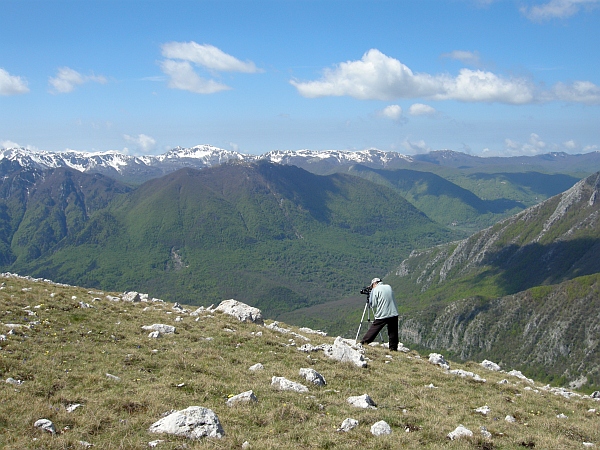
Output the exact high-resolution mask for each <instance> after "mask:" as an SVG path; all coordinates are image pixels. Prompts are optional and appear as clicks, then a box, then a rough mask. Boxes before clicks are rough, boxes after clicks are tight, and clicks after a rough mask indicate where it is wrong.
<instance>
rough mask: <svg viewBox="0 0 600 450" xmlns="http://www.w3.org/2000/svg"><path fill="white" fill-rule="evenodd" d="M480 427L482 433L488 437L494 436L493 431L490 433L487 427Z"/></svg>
mask: <svg viewBox="0 0 600 450" xmlns="http://www.w3.org/2000/svg"><path fill="white" fill-rule="evenodd" d="M479 429H480V430H481V435H482V436H483V437H484V438H486V439H491V438H492V433H490V432H489V431H488V430H487V428H486V427H484V426H481V427H479Z"/></svg>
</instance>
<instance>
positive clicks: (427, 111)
mask: <svg viewBox="0 0 600 450" xmlns="http://www.w3.org/2000/svg"><path fill="white" fill-rule="evenodd" d="M408 113H409V114H410V115H411V116H433V115H435V114H436V113H437V111H436V110H435V108H433V107H432V106H429V105H424V104H423V103H414V104H412V105H410V108H408Z"/></svg>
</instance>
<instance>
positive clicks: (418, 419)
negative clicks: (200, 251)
mask: <svg viewBox="0 0 600 450" xmlns="http://www.w3.org/2000/svg"><path fill="white" fill-rule="evenodd" d="M1 281H3V284H2V286H1V287H2V289H0V322H1V323H2V324H21V325H30V326H27V327H18V328H13V329H14V332H13V333H12V334H7V338H6V340H5V341H3V342H0V346H1V347H2V348H1V349H0V376H1V377H2V379H3V380H6V379H7V378H9V377H11V378H13V379H15V380H20V381H22V382H23V383H22V384H21V385H18V386H17V385H12V384H9V383H1V386H2V387H1V388H0V402H1V403H2V405H3V407H2V408H1V409H0V427H1V429H2V433H0V447H2V448H3V449H7V450H16V449H19V450H20V449H23V448H28V449H46V450H52V449H66V448H73V449H76V448H84V447H83V444H82V443H81V442H87V443H89V444H92V445H93V446H94V447H93V448H98V449H145V448H148V443H149V442H151V441H155V440H157V439H161V440H163V442H161V443H160V444H159V446H158V448H160V449H165V450H169V449H171V450H175V449H181V448H188V449H205V448H206V449H221V448H241V445H242V443H243V442H245V441H248V442H249V443H250V445H251V448H260V449H266V450H268V449H297V448H303V449H326V448H339V449H356V448H378V449H394V448H410V449H416V448H430V449H442V448H444V449H448V448H450V449H474V448H476V449H496V448H498V449H500V448H522V447H527V448H533V447H535V448H544V449H550V450H552V449H557V450H558V449H564V448H580V447H582V443H583V442H592V443H595V444H596V445H598V443H599V442H600V432H599V430H600V427H599V426H598V423H599V420H600V413H598V412H597V409H593V408H597V405H598V403H597V402H595V401H592V400H591V399H586V398H583V397H581V396H577V397H573V398H571V399H566V398H564V397H562V396H560V395H554V394H552V393H550V392H547V391H545V390H543V389H541V387H540V385H539V384H536V385H535V386H530V385H529V384H528V383H526V382H524V381H521V380H519V379H518V378H516V377H512V376H509V375H507V374H505V373H499V372H491V371H487V370H485V369H484V368H482V367H481V366H480V365H479V364H476V363H473V362H466V363H454V362H451V368H452V369H459V368H460V369H463V370H467V371H470V372H474V373H477V374H479V375H480V376H481V377H483V378H485V379H487V382H486V383H478V382H474V381H472V379H469V378H461V377H458V376H455V375H451V374H447V373H446V372H445V371H444V370H442V369H440V368H439V367H438V366H434V365H432V364H430V363H429V362H427V354H426V353H425V354H424V355H419V354H418V353H417V352H415V351H411V352H410V353H406V354H405V353H398V354H390V353H389V352H387V351H386V350H385V349H383V348H377V347H375V348H372V347H369V348H367V349H366V356H367V357H368V358H369V364H368V367H367V368H358V367H355V366H353V365H349V364H343V363H339V362H335V361H334V360H331V359H329V358H327V357H326V356H325V355H324V354H323V352H315V353H311V354H309V355H308V357H307V354H306V353H303V352H299V351H298V350H297V347H296V346H295V345H293V344H292V343H291V342H290V335H286V334H282V333H279V332H276V331H273V330H271V329H268V328H264V327H260V326H258V325H254V324H248V323H241V322H238V321H236V320H235V319H233V318H232V317H230V316H226V315H223V314H220V313H212V314H205V313H201V314H200V315H199V316H197V318H196V317H193V316H189V315H187V314H177V312H176V311H174V310H173V308H172V306H173V305H172V304H170V303H145V302H140V303H128V302H122V301H120V302H113V301H109V300H108V299H107V298H106V295H107V294H112V295H115V294H114V293H108V292H105V293H100V292H97V291H89V290H88V289H83V288H79V287H69V286H59V285H55V284H50V283H45V282H41V281H38V282H33V281H28V280H24V279H20V278H12V277H11V278H6V279H3V280H1ZM94 298H97V299H98V300H94ZM79 302H85V303H88V304H89V305H91V306H92V307H91V308H82V307H81V305H80V303H79ZM192 309H193V308H192ZM178 316H179V317H182V320H181V321H176V320H175V319H176V317H178ZM196 319H197V320H196ZM154 323H165V324H170V325H174V326H176V333H175V334H174V335H165V336H162V337H161V338H159V339H152V338H149V337H148V331H144V330H142V328H141V327H142V326H145V325H151V324H154ZM1 326H4V327H5V325H1ZM280 326H282V327H287V326H286V325H285V324H281V323H280ZM9 329H10V328H5V330H6V331H8V330H9ZM228 330H233V331H228ZM293 330H294V331H296V332H300V331H299V330H298V329H296V328H293ZM300 333H301V332H300ZM5 334H6V333H5ZM307 336H308V337H309V338H310V340H311V341H310V343H311V344H312V345H319V344H322V343H326V344H331V343H332V342H333V339H332V338H331V337H323V336H319V335H313V334H310V335H307ZM209 338H211V339H209ZM295 340H296V345H301V344H302V343H304V342H303V341H300V340H299V339H295ZM257 362H260V363H262V364H263V365H264V370H262V371H257V372H251V371H249V370H248V368H249V367H250V366H252V365H254V364H256V363H257ZM304 367H310V368H314V369H315V370H317V371H318V372H319V373H321V374H322V375H323V376H324V377H325V379H326V380H327V385H326V386H324V387H316V386H312V385H311V386H309V393H308V394H298V393H291V392H282V391H277V390H274V389H273V388H272V387H271V385H270V383H271V377H273V376H283V377H286V378H288V379H290V380H292V381H296V382H300V383H303V384H305V385H308V383H307V382H306V381H305V380H303V379H302V378H301V377H300V376H299V370H300V368H304ZM510 369H512V368H511V367H508V368H507V370H510ZM107 374H111V375H114V376H117V377H119V380H114V379H111V378H109V377H107ZM502 379H507V380H508V381H509V383H508V384H498V382H499V381H500V380H502ZM430 385H433V386H434V387H430ZM248 390H252V391H253V392H254V394H255V395H256V396H257V398H258V402H257V403H255V404H246V405H237V406H234V407H228V406H227V405H226V400H227V399H228V398H230V397H231V396H233V395H236V394H239V393H241V392H245V391H248ZM365 393H366V394H368V395H369V396H370V397H371V398H373V400H374V401H375V402H376V404H377V409H376V410H363V409H359V408H355V407H352V406H351V405H349V404H348V403H347V401H346V399H347V398H348V397H350V396H355V395H362V394H365ZM73 404H80V405H81V406H80V407H79V408H77V409H75V410H74V411H72V412H67V407H68V406H71V405H73ZM484 405H488V406H489V407H490V409H491V412H490V413H489V414H488V415H487V416H484V415H482V414H479V413H476V412H475V409H476V408H479V407H481V406H484ZM189 406H203V407H206V408H210V409H211V410H213V411H214V412H215V413H216V414H217V416H218V417H219V420H220V422H221V424H222V426H223V429H224V431H225V436H224V437H223V438H222V439H202V440H199V441H189V440H187V439H185V438H178V437H174V436H169V435H158V434H150V433H148V428H149V427H150V425H152V424H153V423H154V422H156V421H157V420H159V419H160V418H161V417H162V416H163V414H164V413H165V412H169V411H171V410H179V409H184V408H187V407H189ZM559 414H564V415H566V416H567V417H568V418H567V419H561V418H557V415H559ZM508 415H510V416H513V417H514V418H515V419H516V421H515V423H509V422H507V421H505V420H504V419H505V417H506V416H508ZM349 417H350V418H354V419H356V420H358V421H359V425H358V426H357V427H356V428H355V429H353V430H351V431H349V432H347V433H343V432H336V430H337V429H338V428H339V427H340V425H341V424H342V422H343V421H344V420H345V419H346V418H349ZM42 418H44V419H49V420H51V421H52V422H53V423H54V425H55V427H56V429H57V434H56V435H54V436H53V435H51V434H49V433H47V432H44V431H41V430H38V429H35V428H34V426H33V424H34V423H35V421H36V420H38V419H42ZM380 420H385V421H386V422H387V423H388V424H389V425H390V426H391V428H392V434H391V435H388V436H380V437H375V436H373V435H372V434H371V433H370V427H371V425H373V424H374V423H375V422H377V421H380ZM459 424H462V425H464V426H465V427H467V428H469V429H470V430H472V431H473V433H474V436H473V437H472V438H466V439H460V440H456V441H450V440H448V439H447V438H446V435H447V434H448V433H450V432H451V431H453V430H454V429H455V428H456V427H457V426H458V425H459ZM482 426H483V427H486V428H487V430H488V431H489V432H490V433H491V438H485V437H483V435H482V434H481V433H480V427H482Z"/></svg>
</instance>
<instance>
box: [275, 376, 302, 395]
mask: <svg viewBox="0 0 600 450" xmlns="http://www.w3.org/2000/svg"><path fill="white" fill-rule="evenodd" d="M271 386H273V387H274V388H276V389H279V390H280V391H294V392H308V388H307V387H306V386H304V385H303V384H300V383H296V382H294V381H290V380H288V379H286V378H284V377H273V378H271Z"/></svg>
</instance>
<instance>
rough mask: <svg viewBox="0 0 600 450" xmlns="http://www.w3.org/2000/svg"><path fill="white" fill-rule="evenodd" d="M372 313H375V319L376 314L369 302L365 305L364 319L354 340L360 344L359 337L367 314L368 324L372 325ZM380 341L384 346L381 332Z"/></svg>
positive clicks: (361, 320) (362, 318) (361, 319)
mask: <svg viewBox="0 0 600 450" xmlns="http://www.w3.org/2000/svg"><path fill="white" fill-rule="evenodd" d="M371 313H373V318H375V312H374V311H373V307H372V306H371V302H370V301H369V300H367V303H365V309H363V313H362V317H361V318H360V324H359V325H358V331H357V332H356V338H354V340H355V341H356V342H358V336H359V335H360V329H361V328H362V324H363V323H364V321H365V314H366V315H367V323H369V324H371ZM379 339H380V340H381V343H382V344H383V337H382V336H381V331H380V332H379Z"/></svg>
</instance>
